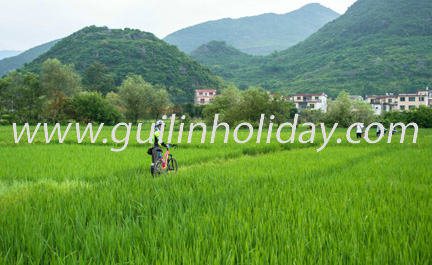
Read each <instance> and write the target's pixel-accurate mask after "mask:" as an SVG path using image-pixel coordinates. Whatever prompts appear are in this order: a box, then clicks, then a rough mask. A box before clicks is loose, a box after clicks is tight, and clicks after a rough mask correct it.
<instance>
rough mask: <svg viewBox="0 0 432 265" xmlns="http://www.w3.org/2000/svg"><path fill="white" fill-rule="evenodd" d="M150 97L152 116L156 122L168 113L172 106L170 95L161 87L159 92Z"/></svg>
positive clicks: (154, 92)
mask: <svg viewBox="0 0 432 265" xmlns="http://www.w3.org/2000/svg"><path fill="white" fill-rule="evenodd" d="M149 97H150V114H151V116H152V117H154V118H155V119H156V120H157V119H159V117H160V116H161V115H162V114H163V113H165V112H166V111H167V109H168V108H169V107H170V105H171V101H170V99H169V94H168V92H167V91H166V90H165V88H163V87H159V88H158V90H156V91H153V93H152V94H150V95H149Z"/></svg>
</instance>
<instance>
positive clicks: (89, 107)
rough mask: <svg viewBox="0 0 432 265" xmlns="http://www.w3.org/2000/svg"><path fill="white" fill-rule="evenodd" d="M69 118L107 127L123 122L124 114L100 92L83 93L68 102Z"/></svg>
mask: <svg viewBox="0 0 432 265" xmlns="http://www.w3.org/2000/svg"><path fill="white" fill-rule="evenodd" d="M66 109H67V113H68V116H69V117H70V118H73V119H75V120H76V121H79V122H85V123H89V122H99V123H102V122H103V123H105V124H107V125H112V124H116V123H118V122H120V121H121V119H122V114H121V113H120V111H119V110H118V109H116V108H115V106H113V105H111V104H110V103H109V102H108V100H106V99H104V98H103V97H102V95H101V94H100V93H98V92H88V91H84V92H81V93H79V94H77V95H75V96H74V97H72V98H70V99H68V100H67V102H66Z"/></svg>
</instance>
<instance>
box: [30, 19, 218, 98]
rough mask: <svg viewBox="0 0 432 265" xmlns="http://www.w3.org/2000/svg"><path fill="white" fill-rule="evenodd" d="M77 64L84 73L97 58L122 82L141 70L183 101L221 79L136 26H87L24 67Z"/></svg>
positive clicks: (78, 69)
mask: <svg viewBox="0 0 432 265" xmlns="http://www.w3.org/2000/svg"><path fill="white" fill-rule="evenodd" d="M52 58H57V59H59V60H60V61H61V62H62V63H64V64H74V65H75V68H76V70H77V71H78V72H79V73H80V74H82V75H83V74H84V72H85V70H86V68H87V66H90V65H92V64H93V63H94V62H99V63H102V64H105V65H106V66H107V67H108V68H109V69H110V74H112V75H113V76H114V78H115V80H116V83H117V85H120V84H121V82H122V80H123V79H124V78H125V77H126V76H127V75H128V74H131V73H133V74H139V75H142V77H143V78H144V79H145V80H146V81H147V82H150V83H152V84H161V85H164V86H166V87H167V89H168V91H170V92H171V93H172V96H173V98H174V100H176V101H179V102H184V101H193V98H194V90H195V89H198V88H219V87H221V85H222V84H221V79H220V78H218V77H216V76H215V75H213V73H212V72H211V70H210V69H209V68H208V67H206V66H203V65H201V64H199V63H198V62H196V61H194V60H192V59H190V58H189V57H188V56H187V55H186V54H184V53H183V52H181V51H179V50H178V49H177V47H175V46H173V45H170V44H168V43H166V42H164V41H162V40H160V39H158V38H157V37H155V36H154V35H153V34H152V33H148V32H143V31H140V30H136V29H128V28H126V29H124V30H121V29H109V28H107V27H96V26H90V27H86V28H84V29H82V30H80V31H78V32H75V33H73V34H72V35H70V36H68V37H66V38H64V39H62V40H61V41H60V42H58V43H57V44H56V45H55V46H54V47H52V48H51V49H50V50H49V51H48V52H46V53H44V54H42V55H40V56H39V57H38V58H37V59H35V60H34V61H32V62H31V63H29V64H28V65H26V66H25V67H24V68H23V71H32V72H38V71H39V70H40V67H41V65H42V63H43V62H44V61H45V60H47V59H52Z"/></svg>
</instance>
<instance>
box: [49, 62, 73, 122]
mask: <svg viewBox="0 0 432 265" xmlns="http://www.w3.org/2000/svg"><path fill="white" fill-rule="evenodd" d="M80 83H81V77H80V75H79V74H78V73H77V72H76V71H75V67H74V65H63V64H61V62H60V61H59V60H57V59H48V60H46V61H45V62H44V63H43V64H42V68H41V84H42V87H43V88H44V90H45V92H46V95H47V97H48V98H49V99H50V103H49V105H48V109H47V112H46V114H47V115H48V117H47V118H49V119H52V120H53V121H54V122H57V121H58V120H59V119H60V115H61V113H62V112H63V107H64V104H65V102H66V99H67V98H68V97H69V96H73V95H74V94H76V93H78V92H79V91H80V90H81V87H80Z"/></svg>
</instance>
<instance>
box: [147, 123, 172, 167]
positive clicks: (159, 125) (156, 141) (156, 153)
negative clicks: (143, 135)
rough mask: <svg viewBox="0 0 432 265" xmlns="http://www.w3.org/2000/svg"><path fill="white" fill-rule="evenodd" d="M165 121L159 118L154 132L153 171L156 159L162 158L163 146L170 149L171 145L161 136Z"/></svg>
mask: <svg viewBox="0 0 432 265" xmlns="http://www.w3.org/2000/svg"><path fill="white" fill-rule="evenodd" d="M162 125H163V121H161V120H158V121H157V122H156V124H155V128H154V133H153V140H152V141H151V142H153V149H152V163H151V173H152V174H153V173H154V165H155V163H156V161H157V160H158V159H160V158H162V153H161V152H162V148H161V146H164V147H165V148H166V149H169V145H168V144H165V143H164V142H163V140H162V139H160V138H159V136H160V133H161V129H162Z"/></svg>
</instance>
